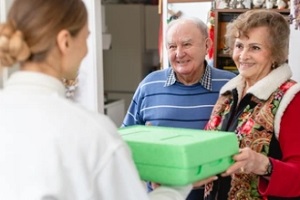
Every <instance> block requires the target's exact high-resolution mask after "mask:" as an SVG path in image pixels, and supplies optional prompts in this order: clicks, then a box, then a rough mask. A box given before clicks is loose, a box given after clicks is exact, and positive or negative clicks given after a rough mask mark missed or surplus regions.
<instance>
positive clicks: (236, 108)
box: [206, 10, 300, 200]
mask: <svg viewBox="0 0 300 200" xmlns="http://www.w3.org/2000/svg"><path fill="white" fill-rule="evenodd" d="M289 33H290V30H289V24H288V22H287V21H286V19H285V18H284V17H283V16H282V15H281V14H279V13H277V12H275V11H268V10H251V11H247V12H245V13H243V14H241V15H239V17H238V18H237V19H236V20H234V21H233V22H231V23H229V25H228V27H227V33H226V41H227V45H228V47H229V48H230V49H231V50H232V58H233V60H234V62H235V64H236V66H237V69H238V71H239V75H238V76H237V77H235V78H233V79H232V80H230V81H229V82H228V83H227V84H226V85H224V87H223V88H222V89H221V91H220V97H219V99H218V101H217V103H216V105H215V107H214V109H213V112H212V115H211V118H210V121H209V122H208V124H207V126H206V129H207V130H222V131H233V132H235V133H236V135H237V137H238V139H239V142H240V152H239V154H237V155H235V156H234V157H233V158H234V160H235V161H236V162H235V164H233V165H232V166H231V167H229V168H228V169H227V171H226V172H224V173H223V174H222V178H220V179H219V180H218V181H216V182H214V183H213V187H212V184H208V185H206V195H208V194H210V197H212V199H220V200H225V199H230V200H233V199H234V200H241V199H243V200H245V199H247V200H251V199H256V200H259V199H269V200H274V199H300V181H299V180H300V173H299V172H300V131H299V130H300V128H299V120H298V115H299V113H300V106H299V105H300V93H299V90H300V85H299V84H298V83H296V82H295V81H294V80H292V79H291V77H292V72H291V69H290V67H289V65H288V64H287V62H286V61H287V58H288V43H289ZM220 148H221V147H220Z"/></svg>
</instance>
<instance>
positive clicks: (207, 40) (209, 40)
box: [205, 38, 213, 53]
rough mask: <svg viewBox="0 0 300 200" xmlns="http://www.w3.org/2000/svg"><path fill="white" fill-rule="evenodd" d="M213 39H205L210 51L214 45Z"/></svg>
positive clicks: (207, 48)
mask: <svg viewBox="0 0 300 200" xmlns="http://www.w3.org/2000/svg"><path fill="white" fill-rule="evenodd" d="M212 44H213V42H212V40H211V39H210V38H206V40H205V45H206V52H207V53H208V51H209V50H210V48H211V47H212Z"/></svg>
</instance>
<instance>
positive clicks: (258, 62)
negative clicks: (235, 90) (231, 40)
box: [232, 27, 273, 84]
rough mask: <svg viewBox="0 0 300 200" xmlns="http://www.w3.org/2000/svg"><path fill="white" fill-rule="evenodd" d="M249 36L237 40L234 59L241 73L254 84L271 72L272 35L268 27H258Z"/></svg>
mask: <svg viewBox="0 0 300 200" xmlns="http://www.w3.org/2000/svg"><path fill="white" fill-rule="evenodd" d="M248 36H249V38H248V37H241V38H237V39H236V41H235V44H234V48H233V55H232V58H233V60H234V62H235V64H236V65H237V68H238V70H239V73H240V74H241V75H242V76H243V77H244V78H246V80H249V81H251V82H252V84H254V83H255V82H257V81H259V80H260V79H262V78H264V77H265V76H266V75H268V73H269V72H270V71H271V67H272V62H273V61H272V52H271V50H270V42H269V37H270V35H269V32H268V29H267V27H257V28H253V29H251V30H250V31H249V33H248Z"/></svg>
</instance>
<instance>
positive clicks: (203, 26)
mask: <svg viewBox="0 0 300 200" xmlns="http://www.w3.org/2000/svg"><path fill="white" fill-rule="evenodd" d="M187 22H192V23H194V24H195V26H196V27H197V28H198V29H199V31H200V32H201V34H202V35H203V37H204V38H208V27H207V25H206V24H205V23H204V22H203V21H202V20H201V19H199V18H197V17H181V18H178V19H174V20H172V21H171V22H170V23H169V24H168V27H167V29H166V35H167V33H168V31H169V30H170V28H171V27H173V26H174V25H176V24H180V23H187Z"/></svg>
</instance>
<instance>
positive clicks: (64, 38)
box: [56, 30, 71, 54]
mask: <svg viewBox="0 0 300 200" xmlns="http://www.w3.org/2000/svg"><path fill="white" fill-rule="evenodd" d="M70 39H71V35H70V32H69V31H67V30H61V31H60V32H59V33H58V34H57V37H56V42H57V45H58V48H59V50H60V51H61V53H62V54H65V53H67V51H68V49H69V46H70Z"/></svg>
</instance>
